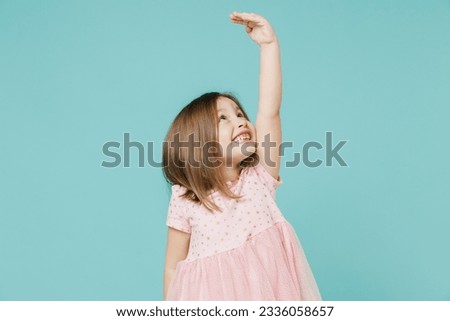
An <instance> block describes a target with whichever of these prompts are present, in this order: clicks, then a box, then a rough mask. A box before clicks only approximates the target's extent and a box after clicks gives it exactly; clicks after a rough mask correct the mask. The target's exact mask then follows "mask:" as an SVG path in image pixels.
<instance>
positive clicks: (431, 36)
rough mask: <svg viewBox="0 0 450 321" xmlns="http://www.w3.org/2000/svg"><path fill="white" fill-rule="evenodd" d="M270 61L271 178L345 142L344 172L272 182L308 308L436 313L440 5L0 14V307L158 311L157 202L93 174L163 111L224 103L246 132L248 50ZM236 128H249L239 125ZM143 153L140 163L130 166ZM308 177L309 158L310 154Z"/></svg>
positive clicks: (441, 207) (442, 68) (443, 15)
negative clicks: (275, 153)
mask: <svg viewBox="0 0 450 321" xmlns="http://www.w3.org/2000/svg"><path fill="white" fill-rule="evenodd" d="M234 10H236V11H250V12H251V11H254V12H257V13H260V14H262V15H264V16H266V17H267V18H268V19H269V21H271V23H272V24H273V25H274V27H275V28H276V30H277V33H278V36H279V39H280V43H281V50H282V65H283V81H284V94H283V106H282V120H283V137H284V140H285V141H292V142H294V147H292V148H290V149H288V150H287V152H286V156H285V158H284V160H285V161H289V160H292V159H293V157H294V153H298V152H302V146H303V145H304V144H305V143H307V142H309V141H316V142H319V143H321V144H322V145H325V135H326V132H327V131H330V132H332V133H333V145H336V144H337V143H338V142H339V141H347V143H346V144H345V145H344V147H343V148H342V149H341V151H340V155H341V156H342V157H343V159H344V160H345V161H346V162H347V164H348V165H349V166H348V167H342V166H339V165H338V164H337V163H336V161H334V162H333V166H329V167H327V166H325V164H322V165H321V166H319V167H316V168H309V167H306V166H304V165H303V164H300V165H299V166H297V167H295V168H287V167H286V166H285V165H283V168H282V169H281V175H282V177H283V180H284V183H283V185H282V186H281V187H280V189H279V191H278V201H279V206H280V208H281V209H282V211H283V213H284V215H285V216H286V217H287V219H288V220H289V221H290V222H291V223H292V225H293V226H294V228H295V229H296V231H297V233H298V235H299V237H300V239H301V241H302V244H303V247H304V249H305V252H306V254H307V256H308V259H309V261H310V264H311V267H312V269H313V272H314V274H315V276H316V279H317V282H318V285H319V287H320V290H321V293H322V296H323V298H324V299H326V300H449V299H450V275H449V271H450V256H449V254H448V253H449V252H448V246H449V244H450V233H449V227H450V218H449V214H450V197H449V196H450V195H449V194H450V171H449V161H450V152H449V150H448V138H449V135H448V128H449V120H450V112H449V107H450V61H449V58H450V32H449V30H450V1H437V0H433V1H431V0H430V1H389V0H381V1H368V0H367V1H360V0H352V1H324V0H314V1H312V0H310V1H293V0H292V1H276V2H275V1H225V0H221V1H206V0H204V1H181V0H180V1H162V0H159V1H142V0H141V1H5V0H2V1H0V126H1V127H0V144H1V145H0V147H1V148H0V153H1V157H0V175H1V176H0V197H1V199H0V299H2V300H160V299H162V277H163V265H164V254H165V244H166V231H167V228H166V226H165V220H166V214H167V205H168V201H169V197H170V190H169V188H168V186H167V184H166V183H165V181H164V179H163V176H162V171H161V169H160V168H154V167H150V166H149V165H147V166H145V167H143V168H139V166H138V151H137V148H132V149H131V165H130V167H129V168H124V166H123V163H122V164H121V165H120V166H118V167H115V168H106V167H102V166H101V164H102V162H103V161H107V162H111V161H113V159H112V158H111V157H107V156H105V155H104V154H103V152H102V146H103V144H105V143H106V142H109V141H116V142H119V143H120V144H121V145H120V146H121V148H120V149H118V150H116V151H117V152H119V153H120V154H121V155H122V157H123V156H124V151H123V148H122V147H123V142H124V133H130V138H131V140H132V141H137V142H141V143H142V144H144V145H145V144H147V142H154V147H153V148H152V150H151V152H152V153H153V156H152V157H153V159H154V160H155V161H159V160H160V157H161V151H160V149H161V142H162V140H163V137H164V135H165V133H166V131H167V129H168V126H169V125H170V123H171V121H172V120H173V118H174V116H175V115H176V114H177V112H178V111H179V110H180V108H181V107H183V106H184V105H186V104H187V103H188V102H189V101H190V100H192V99H193V98H195V97H197V96H199V95H200V94H202V93H204V92H207V91H225V90H227V91H232V92H234V93H236V94H237V96H238V97H239V99H240V100H241V101H242V103H243V104H244V106H245V107H246V109H247V111H248V112H249V114H250V115H255V112H256V104H257V91H258V68H259V52H258V47H257V46H256V45H255V44H254V43H253V42H251V40H249V39H248V38H247V36H246V34H245V32H244V30H243V29H242V28H241V27H240V26H236V25H233V24H231V23H230V22H229V18H228V15H229V13H231V12H232V11H234ZM252 120H254V118H252ZM147 150H148V149H146V151H147ZM310 157H311V159H312V160H315V159H325V158H324V157H325V155H324V150H322V151H313V150H312V153H311V155H310Z"/></svg>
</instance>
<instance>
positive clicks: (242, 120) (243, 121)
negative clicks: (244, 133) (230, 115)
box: [237, 118, 246, 128]
mask: <svg viewBox="0 0 450 321" xmlns="http://www.w3.org/2000/svg"><path fill="white" fill-rule="evenodd" d="M237 124H238V128H241V127H244V126H245V124H246V121H245V119H242V118H239V119H238V121H237Z"/></svg>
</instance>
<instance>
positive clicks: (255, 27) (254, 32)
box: [230, 12, 277, 46]
mask: <svg viewBox="0 0 450 321" xmlns="http://www.w3.org/2000/svg"><path fill="white" fill-rule="evenodd" d="M230 19H231V21H232V22H233V23H238V24H241V25H244V26H246V31H247V33H248V35H249V36H250V38H251V39H252V40H253V41H254V42H256V43H257V44H258V45H260V46H261V45H264V44H270V43H273V42H276V41H277V36H276V34H275V31H274V30H273V28H272V26H271V25H270V23H269V22H268V21H267V20H266V19H265V18H264V17H262V16H259V15H257V14H254V13H245V12H233V13H232V14H231V15H230Z"/></svg>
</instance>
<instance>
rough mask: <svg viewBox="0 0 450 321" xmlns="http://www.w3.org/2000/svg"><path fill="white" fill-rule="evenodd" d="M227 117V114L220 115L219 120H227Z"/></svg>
mask: <svg viewBox="0 0 450 321" xmlns="http://www.w3.org/2000/svg"><path fill="white" fill-rule="evenodd" d="M226 119H227V116H225V115H219V121H221V120H226Z"/></svg>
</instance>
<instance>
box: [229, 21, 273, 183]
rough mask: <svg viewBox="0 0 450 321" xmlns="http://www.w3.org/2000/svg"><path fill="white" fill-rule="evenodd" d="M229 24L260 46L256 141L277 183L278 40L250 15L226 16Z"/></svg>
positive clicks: (265, 164) (259, 151) (270, 29)
mask: <svg viewBox="0 0 450 321" xmlns="http://www.w3.org/2000/svg"><path fill="white" fill-rule="evenodd" d="M230 18H231V21H232V22H234V23H238V24H242V25H244V26H245V27H246V31H247V33H248V35H249V37H250V38H251V39H252V40H253V41H254V42H256V43H257V44H258V45H259V46H260V54H261V59H260V72H259V102H258V114H257V117H256V140H257V143H258V149H257V153H258V156H259V161H260V162H261V164H262V165H263V166H264V167H265V168H266V170H267V171H268V172H269V173H270V174H271V175H272V176H273V177H274V178H275V179H278V175H279V171H280V153H279V148H280V145H281V121H280V106H281V91H282V89H281V87H282V80H281V62H280V48H279V45H278V39H277V36H276V34H275V31H274V30H273V28H272V26H271V25H270V23H269V22H268V21H267V20H266V19H265V18H264V17H261V16H259V15H257V14H254V13H237V12H233V13H232V14H231V15H230Z"/></svg>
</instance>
